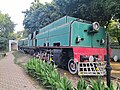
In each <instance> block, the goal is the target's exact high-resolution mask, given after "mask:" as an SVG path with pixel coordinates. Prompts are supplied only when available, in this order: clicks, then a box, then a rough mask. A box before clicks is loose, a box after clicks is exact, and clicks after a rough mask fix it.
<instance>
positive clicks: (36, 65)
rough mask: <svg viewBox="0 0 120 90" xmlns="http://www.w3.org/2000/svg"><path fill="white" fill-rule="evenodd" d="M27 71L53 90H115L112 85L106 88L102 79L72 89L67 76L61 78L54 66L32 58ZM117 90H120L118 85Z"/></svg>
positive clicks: (80, 83)
mask: <svg viewBox="0 0 120 90" xmlns="http://www.w3.org/2000/svg"><path fill="white" fill-rule="evenodd" d="M26 70H27V72H28V74H29V75H31V76H32V77H34V78H36V79H37V80H38V81H39V82H42V84H43V85H45V86H46V87H49V88H50V89H51V90H114V89H115V88H114V85H113V84H112V83H111V85H110V87H106V86H105V84H104V82H103V81H102V80H101V78H98V79H97V80H96V81H94V80H90V82H91V83H90V84H91V85H90V86H88V84H87V83H86V82H85V81H84V80H83V79H82V78H80V80H79V81H78V84H77V89H76V88H74V89H73V87H72V85H71V82H70V81H69V80H67V78H66V76H63V77H61V76H60V74H59V73H58V71H57V69H56V68H55V67H53V65H52V64H48V63H46V62H45V61H42V60H39V59H36V58H32V59H30V60H29V61H28V63H27V64H26ZM116 90H120V86H119V84H118V83H117V88H116Z"/></svg>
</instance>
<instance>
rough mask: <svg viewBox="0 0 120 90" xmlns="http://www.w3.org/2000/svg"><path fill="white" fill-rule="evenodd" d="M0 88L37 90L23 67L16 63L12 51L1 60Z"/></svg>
mask: <svg viewBox="0 0 120 90" xmlns="http://www.w3.org/2000/svg"><path fill="white" fill-rule="evenodd" d="M0 90H36V89H35V87H34V86H33V85H32V84H31V82H30V81H29V79H28V77H27V75H25V73H24V72H23V71H22V69H21V67H19V66H18V65H16V64H14V56H13V55H12V52H8V53H7V56H6V57H5V58H3V59H1V60H0Z"/></svg>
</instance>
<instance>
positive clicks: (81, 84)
mask: <svg viewBox="0 0 120 90" xmlns="http://www.w3.org/2000/svg"><path fill="white" fill-rule="evenodd" d="M87 87H88V84H87V83H86V82H85V81H84V80H83V78H81V79H79V81H78V84H77V90H86V89H87Z"/></svg>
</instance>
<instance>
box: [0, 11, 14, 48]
mask: <svg viewBox="0 0 120 90" xmlns="http://www.w3.org/2000/svg"><path fill="white" fill-rule="evenodd" d="M14 27H15V24H14V23H13V22H12V21H11V20H10V17H9V15H8V14H2V13H1V12H0V48H2V49H3V50H4V49H6V48H7V45H8V40H9V39H15V38H13V36H12V35H11V33H13V31H14Z"/></svg>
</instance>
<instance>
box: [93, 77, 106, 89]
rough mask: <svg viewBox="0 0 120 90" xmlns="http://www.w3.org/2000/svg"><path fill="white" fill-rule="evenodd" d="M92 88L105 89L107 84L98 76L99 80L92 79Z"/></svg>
mask: <svg viewBox="0 0 120 90" xmlns="http://www.w3.org/2000/svg"><path fill="white" fill-rule="evenodd" d="M91 84H92V88H91V90H105V84H104V82H103V81H101V80H100V78H98V80H97V81H94V80H91Z"/></svg>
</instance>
